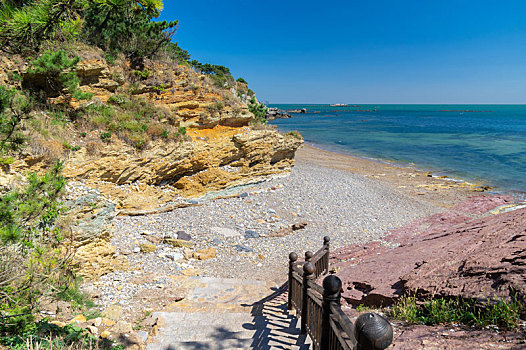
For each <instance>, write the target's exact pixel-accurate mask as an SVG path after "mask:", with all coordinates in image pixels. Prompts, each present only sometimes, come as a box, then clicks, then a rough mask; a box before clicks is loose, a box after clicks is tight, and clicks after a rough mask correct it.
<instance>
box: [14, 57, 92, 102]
mask: <svg viewBox="0 0 526 350" xmlns="http://www.w3.org/2000/svg"><path fill="white" fill-rule="evenodd" d="M79 61H80V58H79V57H78V56H74V57H73V58H71V59H70V58H68V54H67V52H66V51H64V50H58V51H46V52H44V53H43V54H42V55H41V56H40V57H38V58H36V59H35V60H33V61H31V62H30V68H29V69H28V70H27V72H26V74H25V75H24V80H23V81H22V85H23V86H24V87H26V88H29V89H32V90H33V91H39V92H41V93H42V94H43V95H44V97H57V96H60V95H63V94H66V93H68V94H70V95H71V96H73V97H74V98H76V99H88V98H90V97H91V94H87V93H83V92H82V91H81V90H80V89H79V83H80V79H79V77H78V76H77V72H76V71H75V67H76V66H77V64H78V63H79Z"/></svg>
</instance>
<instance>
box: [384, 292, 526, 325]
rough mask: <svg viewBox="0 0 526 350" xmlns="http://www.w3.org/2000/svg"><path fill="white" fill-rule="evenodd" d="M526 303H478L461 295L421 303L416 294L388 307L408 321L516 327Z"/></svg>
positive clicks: (511, 301)
mask: <svg viewBox="0 0 526 350" xmlns="http://www.w3.org/2000/svg"><path fill="white" fill-rule="evenodd" d="M524 310H525V305H524V303H523V302H520V301H519V300H515V299H513V300H497V301H494V302H487V303H483V304H479V303H477V302H475V301H474V300H466V299H460V298H454V299H443V298H434V299H431V300H427V301H424V302H423V303H421V304H420V305H419V304H418V303H417V301H416V298H414V297H411V296H404V297H402V298H400V299H399V301H398V302H397V303H396V304H395V305H393V306H392V307H391V309H390V311H389V314H390V316H391V317H393V318H395V319H399V320H404V321H406V322H409V323H419V324H427V325H435V324H443V323H464V324H468V325H475V326H479V327H483V326H488V325H496V326H499V327H501V328H504V329H514V328H517V327H518V325H519V318H520V315H521V312H524Z"/></svg>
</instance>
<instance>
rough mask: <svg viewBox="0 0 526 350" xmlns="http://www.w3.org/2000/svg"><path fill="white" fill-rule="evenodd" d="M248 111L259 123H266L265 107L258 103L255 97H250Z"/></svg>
mask: <svg viewBox="0 0 526 350" xmlns="http://www.w3.org/2000/svg"><path fill="white" fill-rule="evenodd" d="M248 110H249V111H250V112H251V113H252V114H254V116H255V117H256V119H257V120H258V121H260V122H263V123H266V122H267V120H266V119H265V116H266V115H267V106H265V104H263V103H258V102H257V101H256V98H255V97H252V98H251V99H250V100H249V103H248Z"/></svg>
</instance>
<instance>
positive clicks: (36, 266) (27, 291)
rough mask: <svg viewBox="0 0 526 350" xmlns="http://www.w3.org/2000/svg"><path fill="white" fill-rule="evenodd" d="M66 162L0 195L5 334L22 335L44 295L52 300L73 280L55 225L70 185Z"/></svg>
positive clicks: (0, 307) (0, 313)
mask: <svg viewBox="0 0 526 350" xmlns="http://www.w3.org/2000/svg"><path fill="white" fill-rule="evenodd" d="M61 169H62V164H60V163H57V164H55V166H54V167H53V168H52V169H51V170H50V171H49V172H47V173H46V174H45V175H43V176H38V175H36V174H31V175H30V176H29V177H28V185H27V186H26V187H25V188H23V189H15V190H12V191H11V192H8V193H7V194H5V195H3V196H2V197H0V333H1V332H15V333H16V332H18V331H19V329H21V328H23V327H25V325H26V324H27V323H28V322H31V321H32V320H33V315H34V313H35V311H36V310H37V307H38V301H39V299H40V298H41V297H42V296H46V295H47V296H53V295H54V294H55V293H56V291H57V290H60V289H62V288H64V287H65V286H67V285H68V284H69V283H70V282H71V278H70V276H72V274H71V271H70V269H69V259H70V254H68V253H67V252H65V251H64V250H63V249H62V247H61V243H62V240H63V239H64V236H63V234H62V233H61V232H60V231H58V229H56V228H55V227H54V222H55V219H56V218H57V217H58V215H59V212H60V210H61V207H60V202H59V200H58V198H59V196H60V194H61V193H62V191H63V189H64V186H65V179H64V177H62V175H61Z"/></svg>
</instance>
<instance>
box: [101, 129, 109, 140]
mask: <svg viewBox="0 0 526 350" xmlns="http://www.w3.org/2000/svg"><path fill="white" fill-rule="evenodd" d="M100 139H101V140H102V141H109V140H110V139H111V132H108V131H106V132H101V133H100Z"/></svg>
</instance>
